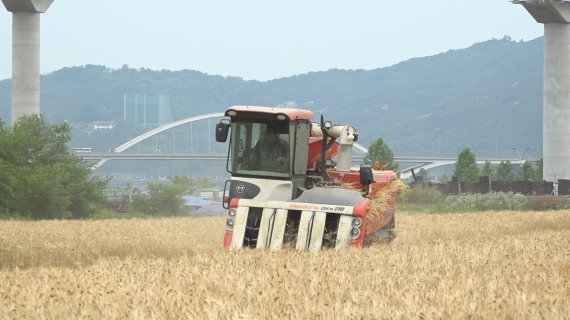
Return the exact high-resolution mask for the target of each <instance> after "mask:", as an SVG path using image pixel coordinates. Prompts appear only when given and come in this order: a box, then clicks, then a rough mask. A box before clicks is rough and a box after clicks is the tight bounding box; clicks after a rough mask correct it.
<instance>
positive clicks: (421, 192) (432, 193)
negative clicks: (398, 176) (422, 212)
mask: <svg viewBox="0 0 570 320" xmlns="http://www.w3.org/2000/svg"><path fill="white" fill-rule="evenodd" d="M443 199H444V196H443V194H442V193H441V192H440V191H439V190H437V189H436V188H433V187H427V186H422V185H417V186H414V187H413V188H410V189H409V190H408V191H406V192H405V193H404V194H403V195H402V196H401V197H400V198H399V201H401V202H402V204H404V205H407V204H436V203H439V202H441V201H442V200H443Z"/></svg>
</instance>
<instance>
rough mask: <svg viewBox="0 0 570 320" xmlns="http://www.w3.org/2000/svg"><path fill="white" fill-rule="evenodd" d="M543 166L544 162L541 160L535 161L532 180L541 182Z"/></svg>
mask: <svg viewBox="0 0 570 320" xmlns="http://www.w3.org/2000/svg"><path fill="white" fill-rule="evenodd" d="M543 165H544V160H543V158H540V159H538V160H536V168H535V169H534V179H533V180H535V181H542V180H543V178H542V175H543V169H542V168H543Z"/></svg>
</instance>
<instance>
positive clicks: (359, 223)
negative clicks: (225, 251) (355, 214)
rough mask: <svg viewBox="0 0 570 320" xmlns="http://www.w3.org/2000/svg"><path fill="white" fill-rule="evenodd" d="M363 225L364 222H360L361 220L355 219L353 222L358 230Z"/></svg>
mask: <svg viewBox="0 0 570 320" xmlns="http://www.w3.org/2000/svg"><path fill="white" fill-rule="evenodd" d="M361 224H362V220H360V218H354V220H352V225H353V226H355V227H356V228H358V227H360V225H361Z"/></svg>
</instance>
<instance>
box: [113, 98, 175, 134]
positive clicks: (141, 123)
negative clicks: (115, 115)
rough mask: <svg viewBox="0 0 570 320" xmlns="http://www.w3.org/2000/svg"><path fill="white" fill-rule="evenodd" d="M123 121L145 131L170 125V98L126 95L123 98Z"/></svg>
mask: <svg viewBox="0 0 570 320" xmlns="http://www.w3.org/2000/svg"><path fill="white" fill-rule="evenodd" d="M123 120H124V121H125V123H127V124H130V125H134V126H137V127H142V128H145V129H147V128H148V129H153V128H156V127H159V126H161V125H164V124H167V123H170V122H172V111H171V109H170V97H169V96H165V95H161V94H126V95H125V96H124V97H123Z"/></svg>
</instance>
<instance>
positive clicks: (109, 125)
mask: <svg viewBox="0 0 570 320" xmlns="http://www.w3.org/2000/svg"><path fill="white" fill-rule="evenodd" d="M116 125H117V124H116V123H115V122H114V121H92V122H90V123H89V129H90V130H93V131H97V130H113V129H114V128H115V126H116Z"/></svg>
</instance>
